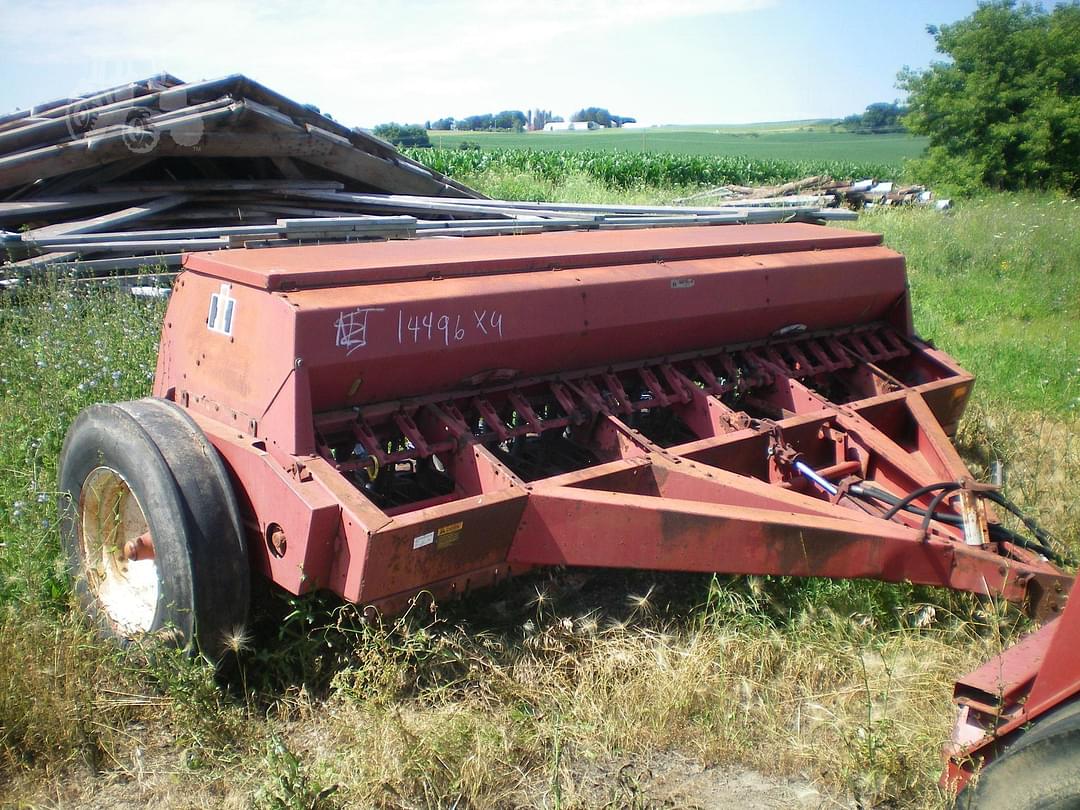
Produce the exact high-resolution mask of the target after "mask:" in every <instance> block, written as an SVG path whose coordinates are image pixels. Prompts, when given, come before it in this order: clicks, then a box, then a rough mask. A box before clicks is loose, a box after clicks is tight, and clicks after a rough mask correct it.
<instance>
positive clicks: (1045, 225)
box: [0, 172, 1080, 809]
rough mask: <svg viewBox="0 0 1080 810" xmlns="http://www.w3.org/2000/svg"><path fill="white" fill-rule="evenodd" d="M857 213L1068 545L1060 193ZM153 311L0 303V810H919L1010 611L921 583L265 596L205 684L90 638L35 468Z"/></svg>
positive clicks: (1075, 251) (128, 368) (46, 482)
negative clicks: (352, 603)
mask: <svg viewBox="0 0 1080 810" xmlns="http://www.w3.org/2000/svg"><path fill="white" fill-rule="evenodd" d="M479 180H480V183H479V184H480V185H481V187H482V189H483V190H485V191H487V192H489V193H495V192H498V193H499V194H500V196H523V197H536V196H541V197H545V198H549V199H584V200H589V201H604V200H613V199H618V200H625V199H628V198H629V199H633V200H635V201H640V202H666V201H669V200H670V198H671V197H672V196H677V193H676V191H675V190H673V189H672V188H663V189H657V188H647V187H641V186H639V187H636V188H634V189H632V190H631V191H630V192H626V191H624V190H622V189H617V188H612V187H610V186H608V185H606V184H604V183H602V182H600V181H599V180H597V179H596V178H594V177H589V176H585V175H573V176H570V177H568V178H566V179H564V180H563V181H558V180H538V179H537V178H536V177H534V176H524V177H523V176H521V175H517V174H514V173H512V172H501V173H500V172H492V173H489V174H486V175H484V176H482V177H480V178H479ZM858 225H859V227H863V228H868V229H872V230H880V231H882V232H883V233H884V234H885V238H886V241H887V243H888V244H890V245H892V246H894V247H896V248H898V249H901V250H903V251H904V252H905V253H906V254H907V255H908V257H909V267H910V273H911V283H912V289H913V295H914V298H915V301H916V321H917V325H918V328H919V330H920V331H921V332H923V333H924V334H926V335H927V336H929V337H932V338H934V339H935V340H936V341H937V343H938V345H939V346H941V347H942V348H944V349H946V350H947V351H949V352H950V353H953V354H954V355H956V356H957V358H958V359H959V360H960V361H961V362H962V363H964V364H965V365H967V367H968V368H969V369H971V370H972V371H973V372H975V374H976V375H977V376H978V377H979V379H980V383H979V384H978V386H977V389H976V396H975V400H974V402H973V404H972V406H971V408H970V410H969V415H968V417H967V418H966V420H965V422H964V423H963V426H962V430H961V435H960V439H959V444H960V447H961V449H962V451H963V452H964V453H965V455H966V456H967V457H968V459H969V460H970V463H971V464H972V465H973V467H974V468H975V470H976V472H978V473H980V474H985V471H986V466H987V465H988V464H989V462H990V460H991V459H994V458H996V459H1002V460H1004V461H1005V462H1006V463H1007V465H1008V470H1009V484H1008V491H1009V495H1010V497H1012V498H1013V499H1015V500H1017V501H1019V502H1020V503H1022V504H1023V505H1024V506H1025V507H1026V508H1028V509H1030V510H1032V511H1033V512H1034V514H1035V515H1036V516H1037V517H1038V518H1039V519H1040V520H1041V521H1042V522H1044V523H1045V525H1046V526H1047V527H1048V528H1050V529H1051V530H1052V531H1053V532H1055V533H1056V534H1057V535H1058V536H1059V537H1063V538H1068V539H1069V540H1070V542H1071V543H1072V546H1073V548H1074V549H1076V548H1077V540H1078V538H1080V506H1078V504H1080V485H1078V484H1077V483H1076V482H1077V481H1080V439H1078V435H1077V434H1078V430H1077V427H1078V425H1080V413H1078V407H1080V406H1078V403H1077V396H1078V395H1080V391H1078V390H1077V389H1078V385H1080V382H1078V375H1080V372H1078V369H1077V357H1080V351H1078V348H1080V342H1078V337H1080V318H1078V317H1077V315H1078V314H1080V313H1078V311H1077V309H1078V306H1080V295H1078V293H1080V288H1078V274H1080V271H1078V267H1080V262H1078V261H1077V259H1078V258H1080V241H1078V240H1080V237H1078V235H1077V234H1080V227H1078V226H1080V206H1078V205H1077V204H1076V203H1075V202H1071V201H1062V200H1059V199H1056V198H1052V197H1048V196H1046V197H1044V196H995V197H991V198H987V199H985V200H982V201H975V202H970V203H964V204H962V205H960V206H959V207H958V208H957V209H956V210H955V211H954V212H953V213H952V214H949V215H944V216H943V215H941V214H938V213H936V212H932V211H922V210H918V211H916V210H912V211H902V210H882V211H880V212H877V213H874V214H872V215H870V216H867V217H864V218H863V219H862V220H860V222H859V224H858ZM1036 226H1037V227H1036ZM161 315H162V308H161V305H160V304H159V303H156V302H147V301H140V300H137V299H132V298H130V297H128V296H125V295H121V294H117V293H113V292H110V291H107V290H96V291H88V290H80V291H77V292H76V291H73V290H72V288H70V287H68V286H65V285H64V284H62V283H55V284H52V285H46V286H42V287H40V288H37V289H35V290H33V291H31V292H29V293H26V294H25V295H24V296H23V297H22V298H19V299H16V300H11V299H8V300H5V301H3V302H2V303H0V346H2V347H3V351H2V353H0V432H2V435H3V437H4V441H3V442H0V805H7V804H8V803H11V804H15V805H16V806H18V805H19V804H27V805H29V804H35V805H41V804H48V805H54V804H55V805H65V806H67V805H73V806H83V805H90V804H102V805H111V804H121V803H131V804H134V803H140V804H150V805H152V806H155V807H178V808H179V807H190V806H202V805H213V806H225V807H252V806H255V807H264V808H276V809H282V808H333V807H402V808H404V807H409V808H413V807H430V808H434V807H446V806H456V807H476V808H479V807H545V808H550V807H561V808H575V807H582V808H584V807H600V806H608V807H635V806H645V804H646V802H647V801H653V798H652V797H654V793H651V792H650V791H653V790H654V789H655V786H654V785H651V783H650V782H649V779H648V776H647V774H645V773H644V771H645V769H646V768H651V767H653V766H654V765H655V766H657V767H659V765H657V763H663V762H676V763H687V762H688V763H690V764H691V765H693V766H695V767H696V766H697V765H698V764H706V765H719V766H720V767H726V766H727V765H728V764H731V763H740V764H743V765H748V766H753V767H757V768H760V769H762V770H764V771H766V772H769V773H778V774H786V775H793V776H801V777H803V778H806V779H810V780H812V781H813V782H814V784H815V785H817V786H818V788H819V789H820V790H821V791H822V792H823V793H824V794H825V795H827V796H834V797H838V798H839V799H842V800H845V801H849V800H851V799H855V800H857V801H859V802H861V804H862V806H890V807H913V808H914V807H935V806H943V804H944V797H943V796H942V795H941V794H940V792H939V791H938V788H937V787H936V779H937V774H938V772H939V767H940V761H939V758H938V750H939V748H940V744H941V743H942V741H943V740H944V739H945V738H946V736H947V734H948V730H949V727H950V725H951V722H952V713H951V703H950V693H951V679H952V677H953V676H955V675H956V674H958V673H962V672H964V671H967V670H968V669H969V668H971V667H972V666H974V665H975V664H976V663H977V662H980V661H982V660H985V659H986V658H987V657H989V656H991V655H993V654H994V653H995V652H996V651H998V650H999V649H1000V648H1001V646H1002V645H1004V644H1005V643H1007V642H1008V641H1009V640H1010V639H1011V638H1014V637H1015V634H1016V633H1017V632H1018V630H1019V629H1020V628H1022V627H1023V626H1024V623H1023V622H1022V621H1019V620H1017V618H1016V616H1015V614H1013V613H1011V612H1009V611H1007V610H1005V609H1004V608H1003V607H1001V606H997V607H995V606H993V605H989V606H981V605H979V604H978V603H976V602H975V601H974V600H971V599H968V598H966V597H962V596H958V595H952V594H948V593H939V592H934V591H931V590H928V589H917V588H912V587H904V586H885V585H881V584H878V583H851V582H848V583H833V582H828V581H794V580H787V579H783V578H766V579H756V578H749V579H724V578H719V579H713V578H711V577H705V576H677V575H665V576H659V575H652V574H648V573H638V574H622V573H611V574H585V573H581V572H575V571H571V572H562V573H538V574H534V575H531V576H529V577H526V578H524V579H519V580H515V581H514V582H512V583H509V584H507V585H505V586H503V587H501V588H499V589H495V590H491V591H485V592H482V593H477V594H475V595H473V596H471V597H469V598H468V599H467V600H465V601H463V602H460V603H454V604H447V605H443V606H441V607H440V609H439V611H438V612H437V613H436V614H430V613H427V612H420V611H416V612H415V613H413V614H409V615H407V616H405V617H404V618H402V619H401V620H400V621H398V622H396V623H393V624H390V625H388V626H384V627H378V626H370V625H364V624H363V623H361V622H359V621H358V620H357V617H356V616H355V612H354V611H353V610H352V609H351V608H349V607H348V606H341V605H336V604H334V603H333V602H330V601H328V600H284V599H282V598H280V597H277V596H274V595H272V594H266V595H263V597H262V598H263V600H264V601H265V603H266V605H265V606H264V608H263V609H262V611H261V616H262V619H261V620H260V622H259V623H258V625H257V626H256V627H254V628H253V629H252V638H251V639H250V640H248V641H243V642H242V643H240V644H238V649H237V651H236V653H237V655H236V658H237V660H236V662H235V664H234V665H233V666H232V667H230V668H229V669H228V671H227V672H226V673H224V674H222V675H215V674H214V672H213V670H212V668H211V667H210V666H209V665H208V664H207V663H206V662H202V661H187V660H184V659H181V658H178V657H177V656H175V655H170V654H168V653H167V652H164V651H161V650H154V649H140V648H138V647H135V648H131V649H128V650H119V649H116V648H114V647H113V646H112V645H109V644H102V643H100V642H99V641H98V640H97V639H96V638H95V637H94V636H93V635H92V634H91V633H90V632H89V631H88V630H87V629H86V628H85V626H84V625H83V624H82V622H81V620H80V619H79V616H78V614H77V612H75V611H74V610H72V608H71V604H70V594H69V592H68V589H67V585H66V581H65V578H64V576H63V575H62V570H61V564H60V552H59V539H58V534H57V527H56V514H55V513H56V504H55V493H54V488H55V484H54V481H55V466H56V458H57V455H58V452H59V449H60V444H61V441H62V438H63V435H64V431H65V430H66V427H67V425H68V424H69V423H70V421H71V419H72V418H73V416H74V415H75V413H77V412H78V410H79V409H80V408H81V407H83V406H85V405H87V404H90V403H92V402H97V401H107V400H116V399H126V398H133V397H138V396H141V395H144V394H146V393H147V392H148V391H149V387H150V380H151V376H152V373H153V366H154V358H155V352H156V343H157V335H158V329H159V326H160V319H161ZM679 767H682V765H680V766H679Z"/></svg>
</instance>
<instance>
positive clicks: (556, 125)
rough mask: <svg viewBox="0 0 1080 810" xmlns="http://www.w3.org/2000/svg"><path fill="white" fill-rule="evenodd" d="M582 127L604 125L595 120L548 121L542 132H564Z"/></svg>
mask: <svg viewBox="0 0 1080 810" xmlns="http://www.w3.org/2000/svg"><path fill="white" fill-rule="evenodd" d="M583 129H604V126H603V124H598V123H596V122H595V121H549V122H548V123H546V124H544V132H565V131H567V130H571V131H572V130H583Z"/></svg>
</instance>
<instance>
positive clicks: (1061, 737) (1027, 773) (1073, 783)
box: [955, 699, 1080, 810]
mask: <svg viewBox="0 0 1080 810" xmlns="http://www.w3.org/2000/svg"><path fill="white" fill-rule="evenodd" d="M955 806H956V807H957V808H958V810H969V809H970V810H1005V808H1008V810H1035V808H1039V810H1069V809H1070V808H1076V807H1080V700H1077V699H1074V700H1072V701H1071V702H1069V703H1066V704H1065V705H1064V706H1060V707H1058V708H1057V709H1055V710H1053V711H1052V712H1050V713H1049V714H1046V715H1044V716H1043V717H1041V718H1039V719H1037V720H1035V722H1034V723H1032V725H1031V726H1029V727H1028V729H1027V730H1026V731H1025V732H1024V733H1022V734H1021V735H1020V736H1019V737H1018V738H1017V740H1016V742H1015V743H1013V744H1012V745H1010V746H1009V747H1007V748H1006V749H1005V753H1004V754H1003V755H1001V756H1000V757H998V758H997V759H995V760H994V761H993V762H991V763H990V764H989V765H988V766H987V767H986V768H985V769H984V770H983V772H982V773H981V774H979V778H978V782H977V783H976V784H975V785H974V787H972V788H969V789H965V790H964V791H962V792H961V794H960V795H959V796H958V797H957V800H956V805H955Z"/></svg>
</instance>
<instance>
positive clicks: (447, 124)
mask: <svg viewBox="0 0 1080 810" xmlns="http://www.w3.org/2000/svg"><path fill="white" fill-rule="evenodd" d="M453 128H454V119H453V118H449V117H448V118H440V119H438V120H437V121H432V122H431V126H430V127H428V129H442V130H445V129H453Z"/></svg>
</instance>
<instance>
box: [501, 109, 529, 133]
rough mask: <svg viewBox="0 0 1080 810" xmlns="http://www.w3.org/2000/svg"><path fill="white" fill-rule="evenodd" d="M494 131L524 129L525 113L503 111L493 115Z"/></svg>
mask: <svg viewBox="0 0 1080 810" xmlns="http://www.w3.org/2000/svg"><path fill="white" fill-rule="evenodd" d="M494 124H495V129H513V130H516V131H521V130H523V129H525V113H523V112H522V111H521V110H503V111H502V112H500V113H496V114H495V122H494Z"/></svg>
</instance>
